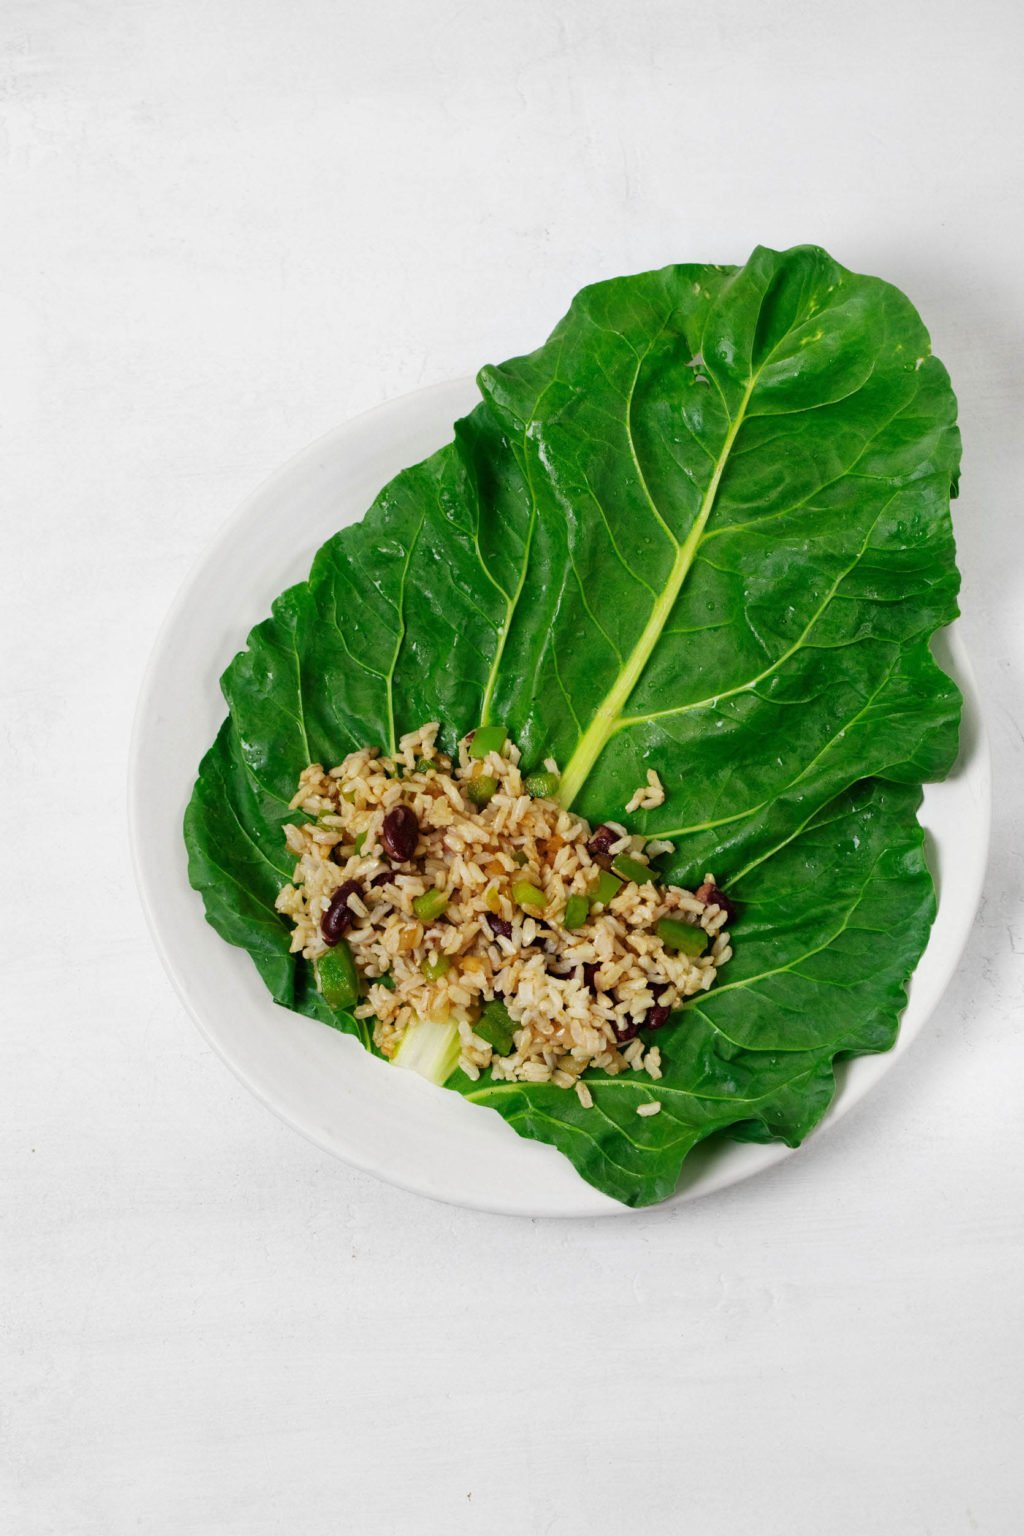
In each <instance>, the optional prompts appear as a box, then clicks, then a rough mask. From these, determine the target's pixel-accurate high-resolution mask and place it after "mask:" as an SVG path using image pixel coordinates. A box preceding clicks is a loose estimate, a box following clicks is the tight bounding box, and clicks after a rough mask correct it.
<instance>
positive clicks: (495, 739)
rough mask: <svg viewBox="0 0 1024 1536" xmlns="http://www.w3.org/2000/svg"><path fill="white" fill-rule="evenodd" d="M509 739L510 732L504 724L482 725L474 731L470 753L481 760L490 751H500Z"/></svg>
mask: <svg viewBox="0 0 1024 1536" xmlns="http://www.w3.org/2000/svg"><path fill="white" fill-rule="evenodd" d="M507 739H508V732H507V731H506V729H505V727H504V726H503V725H481V726H479V727H478V729H477V730H475V731H474V732H473V740H472V741H471V742H470V744H469V755H470V757H472V758H476V759H477V761H479V760H480V759H482V758H485V757H486V756H487V754H488V752H500V751H501V749H502V747H503V746H504V745H505V742H506V740H507Z"/></svg>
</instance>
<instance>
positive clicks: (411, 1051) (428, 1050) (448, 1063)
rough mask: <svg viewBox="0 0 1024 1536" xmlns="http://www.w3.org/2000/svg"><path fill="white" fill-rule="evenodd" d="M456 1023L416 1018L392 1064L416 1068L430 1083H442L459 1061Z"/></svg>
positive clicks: (403, 1038) (409, 1068)
mask: <svg viewBox="0 0 1024 1536" xmlns="http://www.w3.org/2000/svg"><path fill="white" fill-rule="evenodd" d="M461 1049H462V1046H461V1042H460V1040H459V1026H458V1025H457V1024H449V1023H447V1021H445V1022H442V1021H441V1020H438V1019H416V1020H415V1021H414V1022H413V1023H412V1024H410V1025H409V1027H408V1029H407V1030H406V1032H405V1034H404V1035H403V1036H402V1042H401V1044H400V1045H399V1047H398V1050H397V1051H396V1052H395V1054H394V1056H393V1057H392V1058H391V1062H392V1065H393V1066H396V1067H406V1068H407V1069H408V1070H409V1071H411V1072H418V1073H419V1075H420V1077H425V1078H426V1079H427V1081H428V1082H429V1083H438V1084H440V1083H445V1082H447V1081H448V1079H449V1078H450V1077H451V1075H452V1073H453V1072H454V1071H455V1068H456V1067H457V1066H458V1064H459V1054H460V1052H461Z"/></svg>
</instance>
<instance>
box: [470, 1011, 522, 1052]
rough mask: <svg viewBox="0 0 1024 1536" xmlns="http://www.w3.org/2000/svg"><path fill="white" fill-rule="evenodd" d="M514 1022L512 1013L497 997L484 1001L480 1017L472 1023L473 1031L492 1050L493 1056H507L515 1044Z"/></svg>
mask: <svg viewBox="0 0 1024 1536" xmlns="http://www.w3.org/2000/svg"><path fill="white" fill-rule="evenodd" d="M515 1028H516V1026H515V1024H514V1023H513V1020H512V1015H511V1014H510V1013H509V1011H508V1009H507V1008H506V1007H505V1004H504V1003H503V1002H501V1000H500V999H499V998H494V999H493V1000H492V1001H491V1002H489V1003H485V1004H484V1006H483V1009H482V1010H481V1013H480V1017H479V1018H478V1019H477V1021H476V1023H475V1024H474V1025H473V1033H474V1034H475V1035H479V1036H480V1039H481V1040H486V1041H487V1044H488V1045H489V1046H490V1047H491V1049H492V1050H493V1051H494V1054H495V1056H507V1055H508V1054H509V1052H510V1051H511V1050H512V1049H513V1047H514V1045H515V1040H514V1038H513V1036H514V1033H515Z"/></svg>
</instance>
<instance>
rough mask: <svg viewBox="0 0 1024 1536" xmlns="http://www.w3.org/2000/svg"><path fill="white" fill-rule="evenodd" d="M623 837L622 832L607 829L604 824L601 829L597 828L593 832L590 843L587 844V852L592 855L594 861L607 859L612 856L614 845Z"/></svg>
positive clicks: (611, 828)
mask: <svg viewBox="0 0 1024 1536" xmlns="http://www.w3.org/2000/svg"><path fill="white" fill-rule="evenodd" d="M621 836H622V833H621V832H616V830H615V828H614V827H606V826H605V824H604V823H603V822H602V823H601V825H600V826H599V827H595V828H594V830H593V832H592V833H591V834H590V841H589V842H588V843H587V852H588V853H589V854H590V857H591V858H592V859H607V858H609V857H610V856H611V848H612V845H613V843H617V842H618V841H619V838H620V837H621Z"/></svg>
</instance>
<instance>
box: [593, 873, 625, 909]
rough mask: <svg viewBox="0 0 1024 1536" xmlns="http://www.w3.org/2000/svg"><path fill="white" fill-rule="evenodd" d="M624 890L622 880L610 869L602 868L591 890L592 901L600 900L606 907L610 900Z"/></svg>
mask: <svg viewBox="0 0 1024 1536" xmlns="http://www.w3.org/2000/svg"><path fill="white" fill-rule="evenodd" d="M621 890H622V881H621V880H617V879H616V877H615V876H614V875H613V874H612V873H611V872H610V870H607V869H602V871H601V873H600V874H599V875H598V877H597V879H596V880H595V882H594V884H593V886H592V887H591V890H590V899H591V901H596V902H598V903H599V904H600V905H601V906H603V907H606V906H607V905H608V903H609V902H610V901H613V900H614V899H615V897H616V896H617V895H618V894H619V892H620V891H621Z"/></svg>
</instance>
